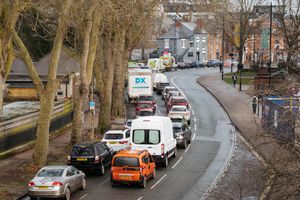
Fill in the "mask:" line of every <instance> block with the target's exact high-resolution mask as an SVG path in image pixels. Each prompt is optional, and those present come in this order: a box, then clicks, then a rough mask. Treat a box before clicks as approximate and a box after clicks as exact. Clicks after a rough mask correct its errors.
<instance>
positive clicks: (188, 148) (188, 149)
mask: <svg viewBox="0 0 300 200" xmlns="http://www.w3.org/2000/svg"><path fill="white" fill-rule="evenodd" d="M190 147H191V144H189V145H188V146H187V148H186V149H185V151H184V152H185V153H186V152H187V151H188V150H189V148H190Z"/></svg>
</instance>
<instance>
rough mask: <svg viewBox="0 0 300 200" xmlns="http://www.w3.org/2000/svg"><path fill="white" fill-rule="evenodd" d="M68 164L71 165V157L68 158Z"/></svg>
mask: <svg viewBox="0 0 300 200" xmlns="http://www.w3.org/2000/svg"><path fill="white" fill-rule="evenodd" d="M67 163H68V164H70V163H71V156H68V161H67Z"/></svg>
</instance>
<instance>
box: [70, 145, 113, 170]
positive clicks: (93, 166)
mask: <svg viewBox="0 0 300 200" xmlns="http://www.w3.org/2000/svg"><path fill="white" fill-rule="evenodd" d="M112 157H113V150H112V149H110V148H108V147H107V146H106V144H104V143H103V142H94V143H84V144H75V145H74V146H73V148H72V151H71V154H70V155H69V156H68V165H72V166H74V167H76V168H78V169H81V170H93V171H95V172H97V173H99V174H100V175H103V174H104V173H105V167H108V166H109V165H110V164H111V161H112Z"/></svg>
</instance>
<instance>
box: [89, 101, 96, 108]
mask: <svg viewBox="0 0 300 200" xmlns="http://www.w3.org/2000/svg"><path fill="white" fill-rule="evenodd" d="M90 110H95V102H94V101H90Z"/></svg>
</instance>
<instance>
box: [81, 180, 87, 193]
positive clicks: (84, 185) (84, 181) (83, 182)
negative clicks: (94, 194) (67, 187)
mask: <svg viewBox="0 0 300 200" xmlns="http://www.w3.org/2000/svg"><path fill="white" fill-rule="evenodd" d="M85 189H86V180H85V178H83V180H82V185H81V190H85Z"/></svg>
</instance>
